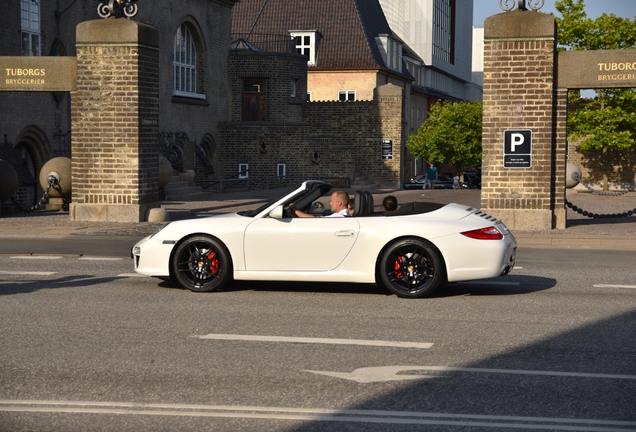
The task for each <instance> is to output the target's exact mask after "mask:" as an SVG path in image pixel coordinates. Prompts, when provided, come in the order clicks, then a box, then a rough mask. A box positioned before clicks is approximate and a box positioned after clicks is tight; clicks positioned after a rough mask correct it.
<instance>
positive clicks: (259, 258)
mask: <svg viewBox="0 0 636 432" xmlns="http://www.w3.org/2000/svg"><path fill="white" fill-rule="evenodd" d="M331 189H332V186H331V185H329V184H326V183H323V182H321V181H316V180H308V181H305V182H304V183H302V185H301V186H300V187H299V188H298V189H296V190H294V191H291V192H288V193H286V194H284V195H282V196H280V197H278V198H276V199H274V200H272V201H270V202H268V203H266V204H264V205H262V206H261V207H259V208H257V209H254V210H250V211H241V212H238V213H233V214H225V215H218V216H212V217H208V218H204V219H196V220H184V221H177V222H172V223H169V224H167V225H166V226H165V227H164V228H163V229H161V230H159V231H158V232H157V233H155V234H153V235H151V236H148V237H146V238H144V239H143V240H141V241H140V242H139V243H137V244H136V245H135V246H134V247H133V250H132V255H133V258H134V265H135V271H136V272H137V273H140V274H143V275H148V276H155V277H159V278H162V279H170V280H171V281H173V282H174V283H178V284H179V285H181V286H182V287H184V288H188V289H190V290H192V291H215V290H219V289H220V288H222V287H223V286H225V285H226V284H228V283H229V282H230V281H231V280H232V279H234V280H253V281H298V282H308V281H311V282H352V283H377V284H380V285H383V286H384V287H386V288H387V289H388V290H389V291H391V292H392V293H394V294H396V295H398V296H400V297H411V298H417V297H424V296H427V295H429V294H431V293H432V292H433V291H434V290H435V289H436V288H437V287H438V286H440V285H441V284H443V283H446V282H458V281H466V280H475V279H485V278H492V277H497V276H504V275H506V274H508V273H509V272H510V271H511V270H512V268H513V267H514V264H515V254H516V247H517V241H516V240H515V238H514V236H513V235H512V234H511V233H510V232H509V231H508V229H507V228H506V226H505V225H504V224H503V223H502V222H501V221H500V220H497V219H495V218H494V217H491V216H489V215H487V214H485V213H484V212H482V211H480V210H477V209H474V208H470V207H467V206H464V205H460V204H435V203H417V202H416V203H408V204H404V205H402V206H400V207H399V208H398V209H397V210H395V211H393V212H386V213H383V212H375V211H374V203H373V196H372V195H371V194H370V193H369V192H366V191H359V192H356V193H355V202H354V215H353V217H322V216H326V215H327V212H328V210H325V209H329V207H328V206H325V205H324V204H323V205H322V206H321V205H318V204H317V202H321V203H322V202H323V201H325V198H323V201H319V200H320V198H321V197H323V196H324V195H325V194H329V193H330V190H331ZM326 202H328V195H327V198H326ZM290 203H294V204H295V206H296V207H297V208H298V209H301V210H304V211H306V212H309V213H312V212H313V214H314V215H315V216H316V217H315V218H297V217H295V216H294V212H293V211H291V209H290V208H289V204H290Z"/></svg>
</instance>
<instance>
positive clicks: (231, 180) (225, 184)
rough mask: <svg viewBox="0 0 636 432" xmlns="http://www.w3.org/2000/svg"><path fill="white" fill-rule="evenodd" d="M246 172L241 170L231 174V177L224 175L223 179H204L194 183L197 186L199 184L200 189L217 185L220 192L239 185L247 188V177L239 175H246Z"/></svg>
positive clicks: (248, 180) (248, 182)
mask: <svg viewBox="0 0 636 432" xmlns="http://www.w3.org/2000/svg"><path fill="white" fill-rule="evenodd" d="M247 174H248V170H243V171H241V172H239V173H238V174H236V175H233V176H231V177H226V178H224V179H219V180H204V181H200V180H197V181H196V184H197V186H200V187H201V188H202V189H208V188H211V187H212V186H216V185H218V186H219V191H220V192H225V191H226V190H228V189H230V188H233V187H239V186H240V187H243V188H247V189H249V188H250V179H249V177H241V176H247Z"/></svg>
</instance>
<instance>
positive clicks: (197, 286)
mask: <svg viewBox="0 0 636 432" xmlns="http://www.w3.org/2000/svg"><path fill="white" fill-rule="evenodd" d="M172 275H173V276H174V278H175V279H176V280H177V282H179V285H181V286H182V287H183V288H187V289H189V290H191V291H215V290H218V289H220V288H222V287H223V285H225V284H226V283H227V282H228V281H229V280H230V278H231V276H232V262H231V261H230V254H229V252H228V251H227V249H226V248H225V246H224V245H223V244H222V243H220V242H219V241H218V240H216V239H214V238H212V237H208V236H204V235H199V236H193V237H190V238H188V239H186V240H185V241H184V242H183V243H181V244H180V245H179V246H177V249H176V250H175V253H174V256H173V259H172Z"/></svg>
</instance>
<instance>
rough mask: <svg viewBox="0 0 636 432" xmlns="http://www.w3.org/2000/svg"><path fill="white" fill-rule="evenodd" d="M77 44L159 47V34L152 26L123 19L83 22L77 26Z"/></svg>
mask: <svg viewBox="0 0 636 432" xmlns="http://www.w3.org/2000/svg"><path fill="white" fill-rule="evenodd" d="M76 32H77V35H76V36H77V44H78V45H81V44H98V45H114V44H120V45H121V44H135V45H144V46H147V47H152V48H158V47H159V32H158V31H157V30H156V29H155V28H154V27H152V26H150V25H148V24H144V23H140V22H138V21H133V20H129V19H125V18H112V17H111V18H107V19H99V20H92V21H85V22H82V23H80V24H78V25H77V27H76Z"/></svg>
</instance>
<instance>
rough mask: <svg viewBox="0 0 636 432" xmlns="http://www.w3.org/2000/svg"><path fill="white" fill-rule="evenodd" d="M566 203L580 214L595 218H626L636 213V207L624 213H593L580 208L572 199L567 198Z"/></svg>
mask: <svg viewBox="0 0 636 432" xmlns="http://www.w3.org/2000/svg"><path fill="white" fill-rule="evenodd" d="M565 205H566V206H568V207H569V208H571V209H572V210H574V211H575V212H577V213H578V214H580V215H583V216H586V217H589V218H594V219H618V218H624V217H630V216H632V215H634V214H636V208H635V209H633V210H629V211H626V212H623V213H613V214H598V213H592V212H589V211H587V210H583V209H582V208H579V207H577V206H575V205H574V204H572V203H571V202H570V201H568V200H565Z"/></svg>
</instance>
